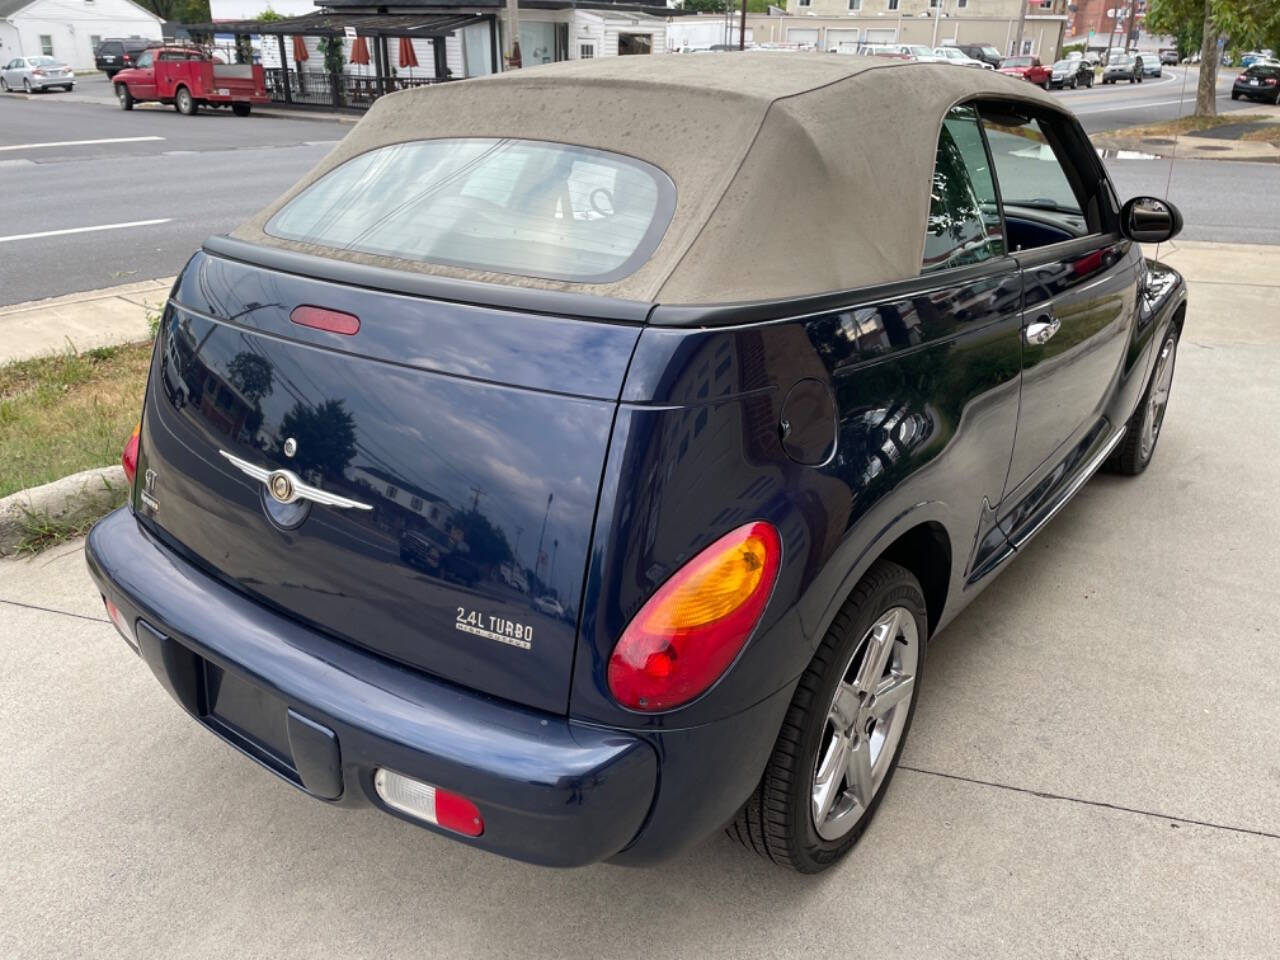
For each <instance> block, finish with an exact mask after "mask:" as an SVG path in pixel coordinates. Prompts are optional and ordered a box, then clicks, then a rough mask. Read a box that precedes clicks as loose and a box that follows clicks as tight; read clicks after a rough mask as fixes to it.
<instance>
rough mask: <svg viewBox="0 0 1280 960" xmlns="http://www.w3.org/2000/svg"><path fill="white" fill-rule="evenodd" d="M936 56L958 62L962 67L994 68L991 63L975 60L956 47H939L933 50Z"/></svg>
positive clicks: (949, 61)
mask: <svg viewBox="0 0 1280 960" xmlns="http://www.w3.org/2000/svg"><path fill="white" fill-rule="evenodd" d="M933 53H934V56H937V57H941V58H942V59H943V60H945V61H947V63H954V64H958V65H959V66H962V67H977V68H978V69H980V70H994V69H995V67H993V66H992V65H991V64H989V63H983V62H982V61H981V60H975V59H973V57H971V56H969V55H968V54H967V53H965V52H964V51H963V50H957V49H956V48H955V47H937V48H936V49H934V51H933Z"/></svg>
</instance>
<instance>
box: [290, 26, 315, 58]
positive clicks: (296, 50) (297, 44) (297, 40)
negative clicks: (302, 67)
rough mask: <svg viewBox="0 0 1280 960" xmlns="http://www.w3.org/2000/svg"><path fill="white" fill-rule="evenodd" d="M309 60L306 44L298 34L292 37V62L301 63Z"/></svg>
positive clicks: (309, 55)
mask: <svg viewBox="0 0 1280 960" xmlns="http://www.w3.org/2000/svg"><path fill="white" fill-rule="evenodd" d="M310 58H311V54H309V53H307V43H306V41H305V40H303V39H302V37H300V36H299V35H298V34H296V33H295V34H294V35H293V62H294V63H302V61H304V60H308V59H310Z"/></svg>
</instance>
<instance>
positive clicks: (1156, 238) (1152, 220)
mask: <svg viewBox="0 0 1280 960" xmlns="http://www.w3.org/2000/svg"><path fill="white" fill-rule="evenodd" d="M1120 229H1121V231H1123V233H1124V235H1125V236H1126V237H1128V238H1129V239H1130V240H1137V241H1138V242H1139V243H1163V242H1164V241H1165V240H1172V239H1173V238H1174V237H1176V236H1177V235H1178V234H1179V233H1181V232H1182V214H1181V213H1180V212H1179V211H1178V208H1177V207H1175V206H1174V205H1173V204H1172V203H1170V202H1169V201H1168V200H1158V199H1156V198H1155V197H1134V198H1133V199H1132V200H1130V201H1129V202H1128V203H1126V204H1125V205H1124V206H1123V207H1121V209H1120Z"/></svg>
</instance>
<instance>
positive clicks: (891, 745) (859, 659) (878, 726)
mask: <svg viewBox="0 0 1280 960" xmlns="http://www.w3.org/2000/svg"><path fill="white" fill-rule="evenodd" d="M919 658H920V635H919V631H918V630H917V628H916V620H915V617H914V616H913V615H912V613H911V611H910V610H908V609H906V608H905V607H892V608H891V609H889V610H888V611H886V612H885V614H884V615H883V616H882V617H880V619H879V620H877V621H876V622H875V624H873V625H872V627H871V629H870V630H868V631H867V635H866V636H865V637H863V639H862V642H861V643H859V644H858V645H857V646H856V647H855V648H854V651H853V655H852V657H850V660H849V662H848V663H847V664H846V665H845V668H844V671H843V672H842V673H841V676H840V683H839V684H838V685H837V686H836V692H835V697H834V698H833V699H832V701H831V706H830V707H828V709H827V720H826V725H825V727H824V728H823V731H822V743H821V745H820V746H819V748H818V755H817V757H816V759H815V761H814V770H813V778H812V789H811V793H810V798H811V799H810V812H811V814H812V816H813V826H814V829H815V830H816V831H817V833H818V836H820V837H821V838H822V839H824V840H838V839H840V838H841V837H842V836H844V835H845V834H846V833H848V832H849V831H850V830H852V829H853V827H854V826H855V825H856V824H857V823H858V821H859V820H861V819H862V815H863V814H864V813H865V812H866V811H867V809H868V808H869V807H870V806H871V801H872V799H873V798H874V797H875V795H876V792H877V791H878V790H879V789H880V786H881V784H883V783H884V779H885V776H886V775H887V774H888V772H889V767H890V765H891V764H892V763H893V757H894V755H895V754H896V753H897V750H898V744H899V743H900V742H901V741H902V732H903V730H904V729H905V728H906V725H907V717H908V716H909V715H910V712H911V694H912V690H913V687H914V685H915V679H916V667H917V664H918V662H919Z"/></svg>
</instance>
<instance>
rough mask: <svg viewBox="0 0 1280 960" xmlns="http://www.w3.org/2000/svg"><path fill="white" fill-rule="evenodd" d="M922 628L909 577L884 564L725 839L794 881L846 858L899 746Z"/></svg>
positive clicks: (855, 600) (802, 686) (836, 630)
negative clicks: (791, 874) (792, 873)
mask: <svg viewBox="0 0 1280 960" xmlns="http://www.w3.org/2000/svg"><path fill="white" fill-rule="evenodd" d="M927 629H928V628H927V620H926V617H925V602H924V593H923V591H922V590H921V589H920V584H919V582H918V581H917V580H916V578H915V577H914V576H913V575H912V574H911V572H910V571H909V570H907V569H906V568H904V567H901V566H899V565H898V564H896V563H890V562H888V561H881V562H879V563H877V564H876V565H875V566H874V567H872V568H871V571H870V572H869V573H868V574H867V575H866V576H865V577H864V578H863V579H862V582H861V583H859V584H858V586H857V587H856V588H855V589H854V591H853V593H852V594H851V595H850V597H849V599H848V600H847V601H846V602H845V604H844V606H843V607H842V608H841V610H840V613H839V614H837V615H836V619H835V621H834V622H833V623H832V625H831V628H830V629H829V630H828V631H827V635H826V637H825V638H823V641H822V643H821V645H820V646H819V647H818V650H817V653H815V654H814V657H813V660H812V661H811V662H810V664H809V666H808V668H807V669H806V670H805V672H804V675H803V676H802V677H801V678H800V682H799V684H798V685H797V687H796V692H795V696H794V697H793V698H792V700H791V706H790V708H789V709H788V710H787V716H786V719H785V720H784V721H783V724H782V729H781V731H780V732H779V733H778V740H777V742H776V744H775V745H774V748H773V754H772V755H771V756H770V758H769V762H768V764H767V766H766V767H765V771H764V776H763V777H762V778H761V780H760V785H759V786H757V787H756V790H755V792H754V793H753V794H752V795H751V798H750V799H749V800H748V801H747V803H746V805H745V806H744V807H743V808H742V810H741V811H740V812H739V813H738V816H737V817H736V818H735V819H734V822H733V823H732V824H730V826H729V827H728V828H727V829H728V833H729V835H730V836H731V837H734V838H735V839H737V840H738V841H740V842H741V843H742V844H743V845H745V846H747V847H750V848H751V849H753V850H755V851H756V853H758V854H760V855H761V856H763V857H768V858H769V859H770V860H772V861H773V862H774V863H777V864H780V865H782V866H787V867H791V868H792V869H793V870H798V871H800V872H801V873H817V872H819V871H821V870H825V869H826V868H827V867H829V866H831V865H832V864H833V863H835V862H836V861H837V860H839V859H840V858H841V857H843V856H844V855H845V854H846V853H848V852H849V850H850V849H851V848H852V847H853V845H854V844H855V843H856V842H857V841H858V838H859V837H860V836H861V835H862V833H863V831H864V830H865V829H866V827H867V824H868V823H870V822H871V818H872V816H874V814H875V811H876V808H877V806H878V805H879V803H880V799H881V797H883V796H884V791H885V787H886V786H887V785H888V783H889V780H890V778H891V777H892V776H893V771H894V769H895V768H896V767H897V764H898V757H899V755H900V754H901V752H902V746H903V744H904V743H905V742H906V738H907V732H908V730H909V729H910V727H911V716H912V714H913V713H914V711H915V705H916V697H917V695H918V690H919V685H920V671H921V668H922V666H923V664H924V640H925V636H926V632H927Z"/></svg>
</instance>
